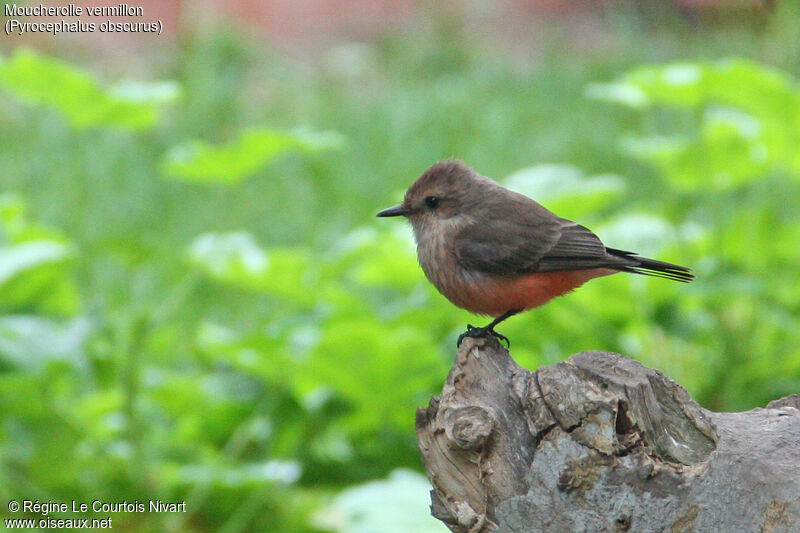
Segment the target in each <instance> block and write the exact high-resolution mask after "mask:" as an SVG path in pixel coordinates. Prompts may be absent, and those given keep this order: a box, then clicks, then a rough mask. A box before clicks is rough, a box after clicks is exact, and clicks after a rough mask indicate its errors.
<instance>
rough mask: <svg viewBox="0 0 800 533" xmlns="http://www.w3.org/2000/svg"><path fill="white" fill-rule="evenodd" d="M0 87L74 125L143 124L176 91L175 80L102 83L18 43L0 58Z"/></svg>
mask: <svg viewBox="0 0 800 533" xmlns="http://www.w3.org/2000/svg"><path fill="white" fill-rule="evenodd" d="M0 86H2V87H3V88H5V89H6V90H8V91H10V92H12V93H14V94H16V95H17V96H18V97H19V98H21V99H22V100H25V101H26V102H29V103H31V104H35V105H41V106H44V107H49V108H52V109H55V110H57V111H58V112H60V113H61V114H62V115H64V117H65V118H67V120H69V121H70V122H71V123H72V124H73V125H74V126H75V127H77V128H88V127H94V126H109V127H116V128H122V129H131V130H141V129H144V128H148V127H151V126H153V125H154V124H155V123H156V120H157V119H158V108H157V104H160V103H162V102H168V101H171V100H174V99H175V98H176V97H177V96H178V87H177V85H175V84H173V83H166V82H162V83H157V84H148V83H144V82H136V83H132V82H128V83H123V84H120V85H118V86H116V87H103V86H102V85H101V84H100V83H99V82H97V81H96V80H95V79H94V78H93V77H92V76H91V75H90V74H88V73H87V72H84V71H82V70H79V69H77V68H75V67H73V66H71V65H69V64H68V63H65V62H63V61H59V60H56V59H52V58H49V57H46V56H43V55H40V54H38V53H36V52H34V51H33V50H29V49H24V48H21V49H18V50H17V51H16V53H15V54H14V55H13V56H12V57H11V58H9V59H4V60H0Z"/></svg>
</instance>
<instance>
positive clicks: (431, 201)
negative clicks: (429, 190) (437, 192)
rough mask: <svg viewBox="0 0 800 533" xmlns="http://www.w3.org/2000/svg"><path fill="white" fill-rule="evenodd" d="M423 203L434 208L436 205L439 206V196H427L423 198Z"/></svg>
mask: <svg viewBox="0 0 800 533" xmlns="http://www.w3.org/2000/svg"><path fill="white" fill-rule="evenodd" d="M425 205H427V206H428V207H430V208H431V209H436V208H437V207H439V197H438V196H428V197H427V198H425Z"/></svg>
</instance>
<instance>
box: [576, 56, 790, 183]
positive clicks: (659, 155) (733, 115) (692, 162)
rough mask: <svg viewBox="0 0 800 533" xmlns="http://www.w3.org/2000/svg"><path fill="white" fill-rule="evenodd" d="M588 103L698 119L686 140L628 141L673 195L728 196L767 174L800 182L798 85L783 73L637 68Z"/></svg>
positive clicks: (741, 65)
mask: <svg viewBox="0 0 800 533" xmlns="http://www.w3.org/2000/svg"><path fill="white" fill-rule="evenodd" d="M587 94H588V95H589V96H591V97H593V98H597V99H602V100H607V101H611V102H617V103H620V104H623V105H626V106H630V107H633V108H635V109H651V108H653V107H655V106H671V107H675V108H679V109H685V110H687V111H691V112H693V114H694V115H695V116H697V117H698V118H699V123H698V126H697V129H696V130H693V131H691V132H690V133H688V134H682V135H681V134H674V135H671V136H651V137H645V138H634V139H628V140H627V141H626V142H625V145H624V146H625V148H626V149H627V151H628V152H630V153H631V154H632V155H634V156H636V157H640V158H642V159H644V160H646V161H650V162H652V163H654V164H656V165H657V166H658V167H659V168H660V169H661V170H662V171H663V172H664V175H665V176H666V177H667V178H668V179H669V180H670V181H671V182H672V183H673V184H674V185H675V186H676V187H678V188H681V189H685V190H695V189H698V188H707V187H712V188H715V189H718V190H726V189H730V188H734V187H738V186H740V185H743V184H746V183H748V182H750V181H752V180H754V179H758V178H759V177H762V176H763V175H765V174H766V173H768V172H770V171H787V172H789V173H791V174H792V175H800V155H798V152H797V146H798V145H800V127H798V124H800V85H799V84H798V83H797V82H796V81H795V80H793V79H792V78H791V76H789V75H787V74H786V73H784V72H780V71H778V70H776V69H774V68H770V67H767V66H763V65H759V64H757V63H754V62H752V61H747V60H742V59H726V60H721V61H717V62H713V63H712V62H698V63H673V64H668V65H658V66H651V67H641V68H637V69H634V70H632V71H630V72H628V73H627V74H625V75H624V76H623V77H622V78H620V79H619V81H617V82H615V83H612V84H595V85H591V86H589V88H588V89H587Z"/></svg>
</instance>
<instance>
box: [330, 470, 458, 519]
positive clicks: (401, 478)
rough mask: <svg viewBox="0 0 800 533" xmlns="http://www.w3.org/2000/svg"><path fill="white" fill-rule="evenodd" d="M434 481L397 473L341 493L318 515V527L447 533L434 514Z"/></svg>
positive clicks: (423, 477)
mask: <svg viewBox="0 0 800 533" xmlns="http://www.w3.org/2000/svg"><path fill="white" fill-rule="evenodd" d="M430 490H431V485H430V482H429V481H428V480H427V479H426V478H425V476H423V475H422V474H418V473H416V472H411V471H409V470H395V471H394V472H392V473H391V474H389V477H388V478H387V479H386V480H385V481H370V482H369V483H364V484H363V485H359V486H357V487H352V488H349V489H347V490H345V491H343V492H341V493H340V494H339V495H338V496H337V497H336V499H335V500H334V501H333V503H332V504H331V505H330V506H328V507H326V508H324V509H321V510H319V511H317V513H316V514H315V516H314V524H315V525H316V526H317V527H319V528H322V529H325V530H326V531H335V532H337V533H408V532H409V531H413V532H414V533H445V532H446V531H447V528H446V527H445V526H444V524H442V523H441V522H440V521H438V520H436V519H435V518H433V517H432V516H431V514H430V496H429V493H430Z"/></svg>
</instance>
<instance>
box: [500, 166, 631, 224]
mask: <svg viewBox="0 0 800 533" xmlns="http://www.w3.org/2000/svg"><path fill="white" fill-rule="evenodd" d="M504 184H505V186H506V187H508V188H509V189H511V190H514V191H517V192H519V193H522V194H524V195H526V196H529V197H531V198H533V199H535V200H536V201H538V202H540V203H544V204H546V205H547V207H548V209H550V210H552V211H554V212H557V213H559V214H560V215H562V216H566V217H570V218H576V217H579V216H581V215H585V214H586V213H592V212H596V211H597V210H598V209H600V208H602V207H603V206H605V205H607V204H608V203H609V202H611V201H613V200H615V199H617V198H618V197H619V196H620V195H621V194H622V193H623V192H624V191H625V182H624V181H623V180H622V178H620V177H619V176H614V175H610V174H606V175H601V176H585V175H584V173H583V171H581V170H580V169H579V168H577V167H574V166H572V165H552V164H549V165H548V164H543V165H536V166H532V167H528V168H525V169H522V170H519V171H517V172H514V173H513V174H512V175H510V176H509V177H508V178H506V179H505V181H504Z"/></svg>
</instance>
